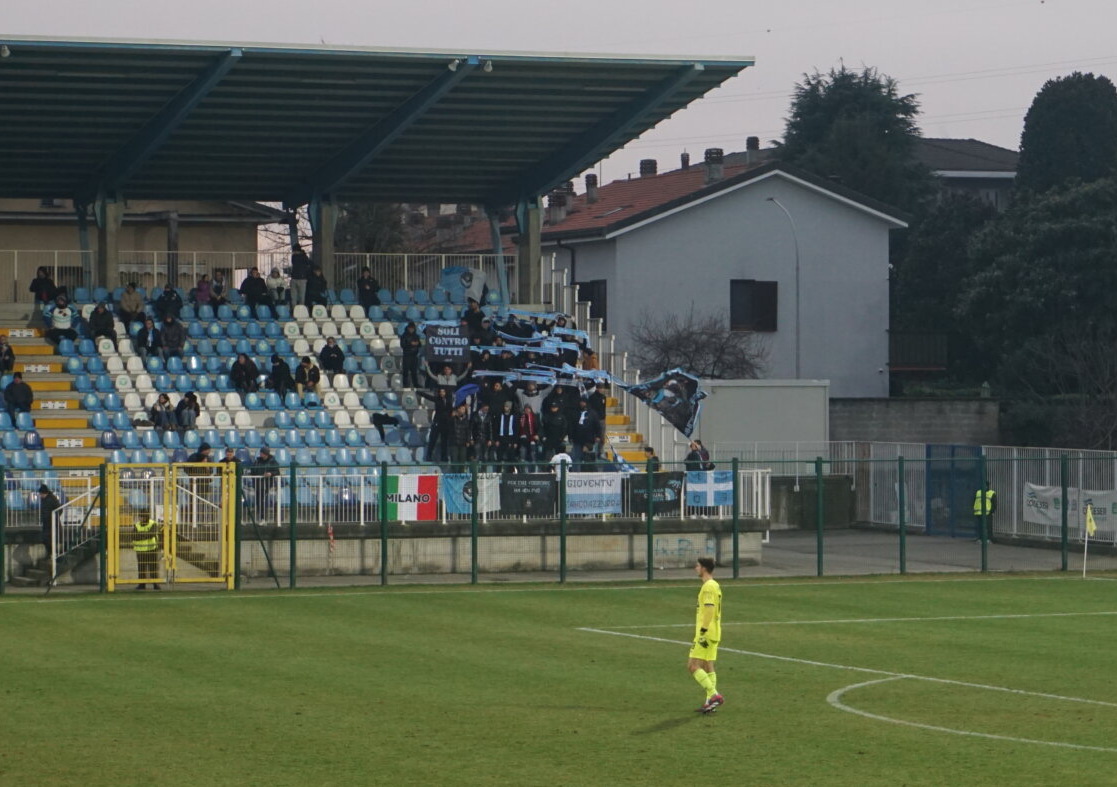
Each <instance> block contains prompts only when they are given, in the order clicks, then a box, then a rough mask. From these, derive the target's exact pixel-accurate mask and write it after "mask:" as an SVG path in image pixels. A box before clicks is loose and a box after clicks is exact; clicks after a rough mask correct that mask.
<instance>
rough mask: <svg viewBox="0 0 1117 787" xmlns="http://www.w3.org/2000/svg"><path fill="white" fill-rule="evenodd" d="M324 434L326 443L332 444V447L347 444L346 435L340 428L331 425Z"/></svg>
mask: <svg viewBox="0 0 1117 787" xmlns="http://www.w3.org/2000/svg"><path fill="white" fill-rule="evenodd" d="M322 434H323V436H324V437H325V440H326V445H328V446H330V447H331V448H340V447H341V446H343V445H345V436H344V435H343V434H342V433H341V430H340V429H336V428H333V427H331V428H329V429H327V430H325V431H324V432H323V433H322Z"/></svg>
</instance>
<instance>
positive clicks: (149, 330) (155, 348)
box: [132, 317, 163, 365]
mask: <svg viewBox="0 0 1117 787" xmlns="http://www.w3.org/2000/svg"><path fill="white" fill-rule="evenodd" d="M132 346H133V348H134V349H135V351H136V355H138V356H140V358H142V359H143V362H144V364H145V365H146V364H147V359H148V358H149V357H151V356H155V357H156V358H162V357H163V334H162V333H161V332H160V331H159V329H158V328H156V327H155V321H154V320H152V319H151V318H150V317H146V318H144V327H142V328H140V330H139V332H138V333H136V341H135V342H133V344H132Z"/></svg>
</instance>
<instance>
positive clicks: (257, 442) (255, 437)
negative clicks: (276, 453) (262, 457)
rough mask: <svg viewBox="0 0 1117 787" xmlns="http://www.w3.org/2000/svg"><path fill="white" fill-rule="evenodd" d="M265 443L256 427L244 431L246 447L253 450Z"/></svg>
mask: <svg viewBox="0 0 1117 787" xmlns="http://www.w3.org/2000/svg"><path fill="white" fill-rule="evenodd" d="M263 444H264V438H263V437H262V436H261V435H260V433H259V432H257V431H256V430H255V429H248V430H246V431H245V433H244V447H245V448H250V449H252V450H253V451H257V450H259V448H260V446H262V445H263Z"/></svg>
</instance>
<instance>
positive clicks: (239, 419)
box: [233, 410, 253, 429]
mask: <svg viewBox="0 0 1117 787" xmlns="http://www.w3.org/2000/svg"><path fill="white" fill-rule="evenodd" d="M233 424H234V425H235V426H236V427H237V429H251V428H252V427H253V423H252V416H251V415H249V414H248V411H247V410H237V412H236V415H234V416H233Z"/></svg>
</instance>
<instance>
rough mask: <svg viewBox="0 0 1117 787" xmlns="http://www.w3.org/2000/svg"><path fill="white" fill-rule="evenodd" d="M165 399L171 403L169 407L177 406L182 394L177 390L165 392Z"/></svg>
mask: <svg viewBox="0 0 1117 787" xmlns="http://www.w3.org/2000/svg"><path fill="white" fill-rule="evenodd" d="M167 399H168V400H169V401H170V403H171V407H178V403H179V402H181V401H182V394H180V393H179V392H178V391H171V392H170V393H168V394H167Z"/></svg>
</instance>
